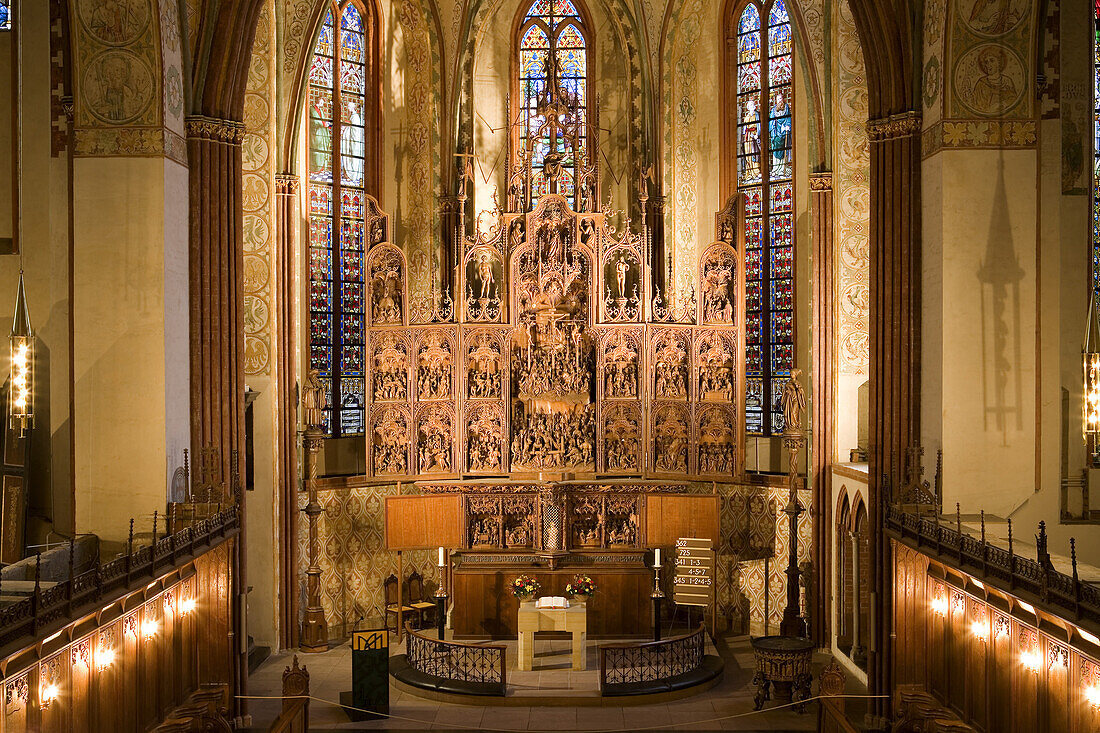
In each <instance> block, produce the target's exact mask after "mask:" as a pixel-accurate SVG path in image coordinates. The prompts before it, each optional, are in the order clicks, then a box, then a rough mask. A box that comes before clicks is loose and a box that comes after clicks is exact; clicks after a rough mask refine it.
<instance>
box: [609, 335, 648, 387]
mask: <svg viewBox="0 0 1100 733" xmlns="http://www.w3.org/2000/svg"><path fill="white" fill-rule="evenodd" d="M600 336H601V338H600V342H601V343H600V375H601V379H600V395H601V397H603V399H605V400H636V399H638V397H639V396H640V394H641V384H640V379H639V375H640V373H641V357H642V334H641V332H640V331H638V330H635V329H629V328H614V329H610V330H606V331H602V332H601V334H600Z"/></svg>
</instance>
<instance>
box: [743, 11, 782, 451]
mask: <svg viewBox="0 0 1100 733" xmlns="http://www.w3.org/2000/svg"><path fill="white" fill-rule="evenodd" d="M784 2H785V0H773V1H772V2H770V3H769V2H765V3H763V4H759V5H758V4H756V3H755V2H750V3H749V4H748V5H746V6H745V8H744V10H743V11H742V12H741V16H740V18H739V19H738V22H737V25H736V33H737V43H736V54H737V59H736V60H737V101H736V105H737V107H736V113H737V189H738V191H739V192H741V193H743V194H744V195H745V319H746V323H745V362H746V363H745V385H746V387H745V389H746V395H745V420H746V423H745V424H746V429H747V431H748V432H749V433H750V434H753V435H778V434H779V433H782V432H783V406H782V404H781V402H780V399H781V396H782V394H783V385H784V383H785V382H786V380H787V378H788V377H790V373H791V368H792V367H793V365H794V220H793V215H794V209H793V198H794V197H793V181H792V173H793V170H792V169H793V165H792V147H793V146H792V138H791V121H792V119H793V117H792V114H791V103H792V101H793V100H792V98H791V96H792V95H791V51H792V48H791V22H790V18H789V17H788V15H787V9H786V6H785V5H784Z"/></svg>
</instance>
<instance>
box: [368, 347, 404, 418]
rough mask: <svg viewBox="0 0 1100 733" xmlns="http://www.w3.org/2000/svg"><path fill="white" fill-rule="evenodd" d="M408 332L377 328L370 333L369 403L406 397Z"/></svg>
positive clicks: (394, 400) (396, 400)
mask: <svg viewBox="0 0 1100 733" xmlns="http://www.w3.org/2000/svg"><path fill="white" fill-rule="evenodd" d="M409 340H410V339H409V333H408V332H407V331H404V330H376V331H373V332H371V333H370V355H371V358H370V369H371V401H372V402H407V401H408V399H409V394H410V392H409Z"/></svg>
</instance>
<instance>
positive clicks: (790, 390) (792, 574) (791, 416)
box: [779, 369, 806, 637]
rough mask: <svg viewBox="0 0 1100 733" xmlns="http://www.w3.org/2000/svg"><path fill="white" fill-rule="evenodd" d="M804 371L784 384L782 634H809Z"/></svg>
mask: <svg viewBox="0 0 1100 733" xmlns="http://www.w3.org/2000/svg"><path fill="white" fill-rule="evenodd" d="M801 373H802V370H800V369H792V370H791V377H790V379H788V380H787V384H786V385H784V387H783V421H784V425H785V430H784V433H783V445H784V446H785V447H786V448H787V464H788V465H787V488H788V499H787V506H785V507H784V508H783V513H784V514H786V515H787V518H788V521H789V522H790V525H789V526H790V544H789V546H788V549H787V554H788V557H787V605H786V607H785V608H784V609H783V620H782V621H781V622H780V624H779V633H780V634H782V635H783V636H797V637H804V636H806V620H805V619H804V618H802V614H801V613H800V604H799V599H798V575H799V570H798V515H800V514H801V513H802V511H803V510H802V505H801V504H799V503H798V454H799V453H801V452H802V449H803V448H805V447H806V434H805V432H803V429H802V414H803V411H804V410H805V409H806V393H805V392H804V391H803V389H802V385H801V384H799V382H798V377H799V375H801Z"/></svg>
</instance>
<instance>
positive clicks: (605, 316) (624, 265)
mask: <svg viewBox="0 0 1100 733" xmlns="http://www.w3.org/2000/svg"><path fill="white" fill-rule="evenodd" d="M582 223H583V222H582ZM602 262H603V266H602V273H601V274H602V285H603V287H602V288H601V289H600V305H601V320H602V321H603V322H605V323H632V322H636V321H640V320H641V319H642V300H643V293H644V290H643V281H642V272H643V270H642V259H641V257H640V256H639V255H638V252H637V251H636V250H635V249H634V247H630V246H624V245H620V246H616V247H611V248H610V249H608V250H607V251H606V252H605V253H604V254H603V258H602Z"/></svg>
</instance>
